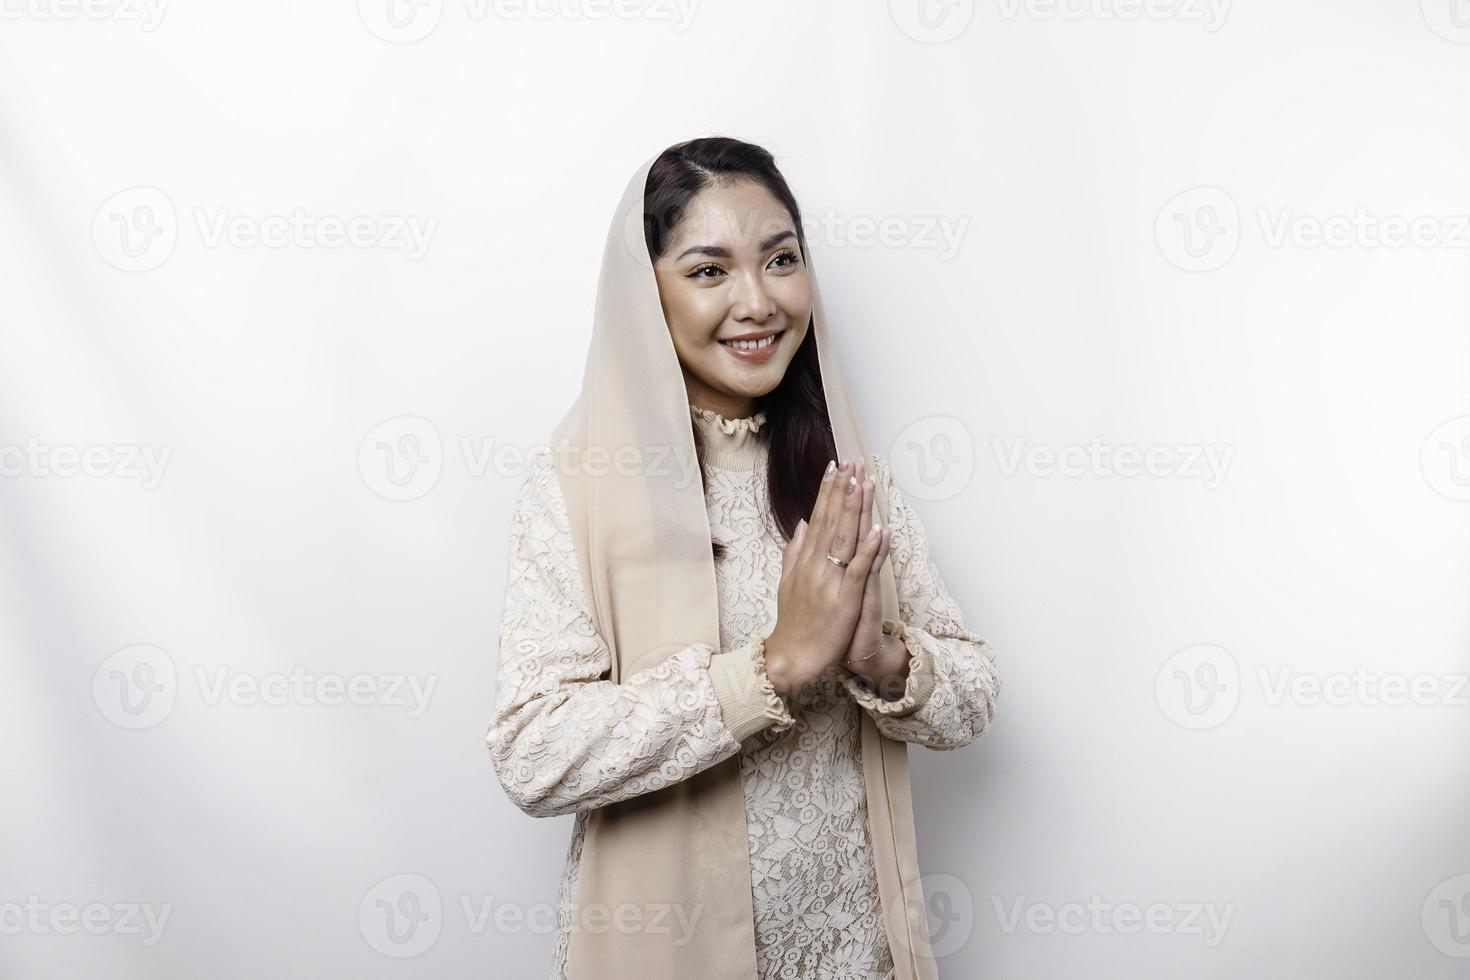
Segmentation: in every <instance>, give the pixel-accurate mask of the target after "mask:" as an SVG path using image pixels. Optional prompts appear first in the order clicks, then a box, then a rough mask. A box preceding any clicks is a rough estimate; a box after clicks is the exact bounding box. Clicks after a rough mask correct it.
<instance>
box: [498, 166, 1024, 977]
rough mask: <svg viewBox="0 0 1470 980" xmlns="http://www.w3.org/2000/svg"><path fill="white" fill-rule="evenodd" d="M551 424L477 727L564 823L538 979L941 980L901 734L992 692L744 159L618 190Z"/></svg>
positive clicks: (975, 643) (920, 732)
mask: <svg viewBox="0 0 1470 980" xmlns="http://www.w3.org/2000/svg"><path fill="white" fill-rule="evenodd" d="M553 435H554V438H553V440H552V443H553V444H552V446H551V447H550V448H548V449H544V450H541V451H538V452H537V453H535V454H533V456H532V460H531V463H530V466H529V472H528V474H527V477H526V479H525V481H524V483H523V484H522V486H521V488H520V491H519V493H518V495H517V498H516V502H515V511H514V516H513V519H512V525H511V534H510V558H509V565H508V576H507V591H506V599H505V607H504V612H503V617H502V624H501V631H500V653H499V657H500V660H499V669H498V681H497V690H496V704H495V715H494V720H493V721H492V723H491V725H490V728H489V731H488V733H487V742H488V744H489V747H490V751H491V756H492V759H493V761H494V765H495V771H496V773H497V776H498V778H499V780H500V783H501V785H502V786H503V787H504V789H505V791H506V793H507V794H509V796H510V798H511V799H512V800H513V801H514V802H515V803H516V805H517V806H519V807H520V808H521V809H522V810H523V811H525V812H526V813H528V814H530V815H532V816H555V815H558V814H567V813H572V814H576V820H575V823H574V826H573V831H572V841H571V847H570V849H569V852H568V855H567V861H566V867H565V872H564V874H563V876H562V881H561V889H560V897H559V904H558V921H557V937H556V945H555V954H554V958H553V966H552V976H553V977H555V978H561V977H568V978H572V980H580V978H587V977H593V976H597V977H610V978H614V980H625V978H626V980H632V978H637V980H685V978H692V977H716V978H731V980H734V978H739V980H751V978H756V977H759V978H768V977H772V978H773V977H803V978H806V977H824V978H825V977H832V978H866V980H889V978H892V980H917V978H930V977H935V976H937V971H936V969H935V965H934V961H933V958H932V954H931V949H930V946H929V941H928V937H927V933H926V932H925V927H926V923H925V913H924V908H925V906H924V901H923V898H924V896H923V889H922V885H921V882H920V881H919V869H918V863H917V848H916V842H915V840H914V829H913V812H912V805H911V798H910V795H909V785H908V774H907V756H906V752H905V749H906V746H907V744H908V743H916V744H920V745H924V746H927V747H929V748H934V749H954V748H958V747H960V746H963V745H966V744H968V743H970V742H971V741H973V740H974V739H975V738H976V737H977V736H979V735H980V734H981V733H983V732H984V731H985V730H986V728H987V727H988V726H989V724H990V721H991V717H992V712H993V710H994V706H995V701H996V698H997V697H998V695H999V691H1000V681H999V677H998V675H997V673H996V666H995V659H994V655H993V653H992V651H991V649H990V647H989V645H988V644H987V643H986V642H985V641H984V640H982V639H981V638H980V637H979V636H977V635H975V634H973V633H971V632H970V631H969V630H968V629H967V628H966V626H965V622H964V618H963V616H962V614H961V612H960V609H959V607H958V606H957V604H956V603H955V601H954V599H953V598H952V597H951V596H950V594H949V593H948V591H947V590H946V589H945V586H944V583H943V582H942V580H941V579H940V576H939V573H938V571H937V570H936V568H935V567H934V564H933V562H932V561H931V559H930V556H929V549H928V540H927V537H926V534H925V531H924V528H923V526H922V524H920V522H919V519H918V516H917V515H916V514H915V513H914V511H913V510H912V509H911V508H910V507H909V505H908V503H907V502H906V501H905V500H904V498H903V496H902V494H901V493H900V491H899V488H898V486H897V484H896V483H895V481H894V478H893V474H892V472H891V470H890V469H889V467H888V465H887V462H886V461H885V460H884V459H883V458H882V457H880V456H878V455H876V454H870V453H868V451H867V449H866V442H865V441H864V439H863V436H862V432H861V429H860V428H859V426H858V424H857V416H856V413H855V411H854V408H853V405H852V402H851V400H850V398H849V397H848V393H847V389H846V387H845V385H844V384H843V382H842V378H841V375H840V372H839V371H838V368H837V360H836V356H835V354H834V352H833V347H832V339H831V336H830V333H829V331H828V328H827V325H826V316H825V313H824V311H823V308H822V303H821V298H820V294H819V292H818V290H817V284H816V279H815V277H814V274H813V272H812V268H811V256H810V253H809V251H808V249H807V246H806V242H805V238H804V236H803V234H802V227H801V213H800V210H799V208H798V207H797V203H796V200H795V198H794V197H793V195H792V193H791V190H790V188H789V187H788V186H787V184H786V181H785V179H784V178H783V177H782V176H781V174H780V172H779V171H778V170H777V168H776V165H775V162H774V160H773V159H772V157H771V155H770V154H769V153H768V152H766V151H765V150H763V149H761V148H760V147H758V146H753V145H750V144H748V143H742V142H740V141H737V140H733V139H724V138H708V139H697V140H692V141H690V142H686V143H681V144H678V145H676V146H672V147H670V148H669V149H667V150H665V151H664V152H663V153H662V154H660V155H659V156H658V157H656V158H655V159H653V160H651V161H649V162H647V163H645V164H644V165H643V166H642V167H641V168H640V169H639V171H638V172H637V173H636V174H635V175H634V177H633V179H632V180H631V181H630V182H629V184H628V188H627V191H626V192H625V194H624V197H623V200H622V203H621V204H620V206H619V210H618V213H617V215H616V216H615V217H614V219H613V222H612V226H611V230H610V231H609V234H608V239H607V246H606V249H605V252H604V258H603V269H602V277H601V279H600V281H599V286H598V302H597V310H596V315H595V318H594V326H593V336H592V343H591V347H590V349H589V353H588V357H587V364H586V371H585V374H584V378H583V387H582V392H581V395H580V396H579V398H578V399H577V402H576V403H575V404H574V405H573V407H572V409H571V411H569V412H568V414H567V416H566V418H565V419H564V420H563V421H562V423H561V424H560V425H559V426H558V428H557V430H556V431H555V433H554V434H553ZM890 554H891V556H892V558H893V561H892V562H889V561H888V560H887V559H888V558H889V556H890Z"/></svg>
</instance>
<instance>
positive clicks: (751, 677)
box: [709, 633, 796, 742]
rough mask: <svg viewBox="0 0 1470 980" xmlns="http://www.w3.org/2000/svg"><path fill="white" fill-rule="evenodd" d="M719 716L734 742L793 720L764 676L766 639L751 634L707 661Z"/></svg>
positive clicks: (780, 729) (780, 728) (782, 728)
mask: <svg viewBox="0 0 1470 980" xmlns="http://www.w3.org/2000/svg"><path fill="white" fill-rule="evenodd" d="M709 676H710V681H711V682H712V683H713V684H714V688H715V697H716V698H717V699H718V700H719V702H720V716H721V718H722V719H723V720H724V722H725V727H726V728H728V729H729V730H730V734H731V735H733V736H735V740H736V741H737V742H743V741H745V739H747V738H749V737H750V736H751V735H754V734H755V733H756V732H758V731H761V730H762V729H764V728H768V727H769V728H771V729H772V730H774V731H778V732H784V731H785V730H786V729H788V728H790V727H791V726H792V725H793V724H795V723H796V719H795V717H793V716H792V714H791V709H790V708H788V707H787V705H786V701H785V700H784V699H783V698H782V697H781V696H780V695H779V694H777V693H776V687H775V685H774V684H772V683H771V678H770V677H768V676H767V675H766V639H765V637H763V636H761V635H759V634H755V633H752V634H751V636H750V639H749V640H748V641H747V642H745V643H744V644H742V645H740V646H738V647H735V648H734V649H733V650H727V651H725V652H724V653H717V654H715V655H714V656H713V657H711V658H710V662H709Z"/></svg>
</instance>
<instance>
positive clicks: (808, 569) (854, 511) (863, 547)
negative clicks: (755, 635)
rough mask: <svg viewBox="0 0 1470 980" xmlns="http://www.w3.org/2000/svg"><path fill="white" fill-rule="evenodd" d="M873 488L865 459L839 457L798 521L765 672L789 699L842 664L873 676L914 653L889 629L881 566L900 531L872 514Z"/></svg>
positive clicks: (784, 562) (898, 667)
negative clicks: (886, 628)
mask: <svg viewBox="0 0 1470 980" xmlns="http://www.w3.org/2000/svg"><path fill="white" fill-rule="evenodd" d="M873 487H874V484H873V481H872V480H871V479H869V478H867V477H866V468H865V465H864V463H863V462H862V461H860V460H859V461H856V462H854V461H851V460H849V461H847V462H844V463H842V464H841V465H840V466H839V465H837V463H836V461H835V460H834V461H833V462H832V463H831V464H829V465H828V467H827V472H826V474H825V475H824V476H823V477H822V486H821V489H820V490H819V491H818V493H817V501H816V504H815V505H814V506H813V507H812V515H811V520H810V521H809V522H808V521H801V522H800V523H798V524H797V527H796V533H795V534H794V535H793V536H792V538H791V540H790V541H789V542H787V544H786V550H785V552H784V553H783V555H782V559H781V584H780V587H779V590H778V592H777V612H776V625H775V628H774V629H773V630H772V631H771V634H770V636H768V637H767V638H766V676H768V677H769V678H770V679H771V684H772V686H773V687H775V689H776V693H777V694H779V695H781V696H782V697H788V696H791V695H793V694H799V693H800V692H801V691H802V689H803V688H804V687H805V686H806V685H807V684H809V683H812V682H815V681H817V680H819V679H820V678H821V677H822V676H823V675H824V674H826V672H827V670H828V669H829V668H830V667H831V666H832V665H833V664H836V663H839V662H840V663H842V664H843V665H844V666H845V667H847V668H848V669H849V670H851V671H852V672H853V673H856V674H861V675H863V676H866V677H868V678H869V679H870V680H873V681H881V680H884V679H886V678H890V677H893V676H896V675H899V674H901V673H902V672H903V671H905V670H906V669H907V663H908V652H907V650H905V649H904V646H903V644H902V643H901V642H898V641H896V640H894V639H893V638H885V637H884V636H883V631H882V625H883V603H882V594H881V592H880V590H879V570H880V569H881V568H882V567H883V561H884V560H885V559H886V558H887V557H888V551H889V548H890V546H891V543H892V538H893V532H892V528H891V527H880V526H879V525H878V524H876V523H875V522H874V521H873V519H872V510H873V499H874V493H873ZM828 556H831V558H829V557H828ZM833 558H835V559H838V560H840V561H841V562H844V563H845V565H840V564H838V563H837V562H835V561H833V560H831V559H833Z"/></svg>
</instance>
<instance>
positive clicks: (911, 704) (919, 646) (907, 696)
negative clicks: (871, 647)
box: [842, 619, 937, 718]
mask: <svg viewBox="0 0 1470 980" xmlns="http://www.w3.org/2000/svg"><path fill="white" fill-rule="evenodd" d="M883 633H884V635H885V636H897V637H898V638H899V639H900V640H901V641H902V642H903V645H904V647H905V648H907V650H908V652H909V673H908V678H907V679H906V680H905V682H904V689H903V697H901V698H899V699H898V700H896V701H886V700H884V699H883V698H882V697H881V696H879V694H878V692H877V690H876V689H875V688H874V686H873V684H872V682H871V681H869V680H868V679H867V678H866V677H863V676H862V675H861V674H854V673H852V672H851V671H848V672H847V675H846V676H844V677H843V678H842V683H843V686H844V687H846V688H847V691H848V693H849V694H851V695H852V697H853V700H854V701H856V702H857V703H858V704H859V705H860V706H862V707H863V708H865V709H867V710H868V711H871V712H873V713H874V714H877V715H882V716H884V717H887V718H900V717H903V716H904V715H911V714H913V713H914V712H915V711H918V710H919V709H920V708H922V707H923V706H924V705H925V704H927V703H928V701H929V695H931V694H933V693H934V685H935V683H936V682H937V677H936V676H935V674H934V657H933V655H932V652H931V651H929V650H926V649H925V647H924V633H923V632H922V631H920V630H911V629H909V628H908V627H907V626H905V625H904V624H903V623H900V622H898V621H896V620H892V619H885V620H883Z"/></svg>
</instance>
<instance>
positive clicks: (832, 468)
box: [823, 459, 837, 479]
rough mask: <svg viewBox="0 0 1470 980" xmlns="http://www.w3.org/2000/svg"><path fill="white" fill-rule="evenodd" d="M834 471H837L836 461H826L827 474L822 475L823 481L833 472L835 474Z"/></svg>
mask: <svg viewBox="0 0 1470 980" xmlns="http://www.w3.org/2000/svg"><path fill="white" fill-rule="evenodd" d="M836 470H837V460H835V459H829V460H827V472H826V473H825V474H823V478H824V479H825V478H826V477H829V476H831V475H832V474H833V473H834V472H836Z"/></svg>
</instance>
